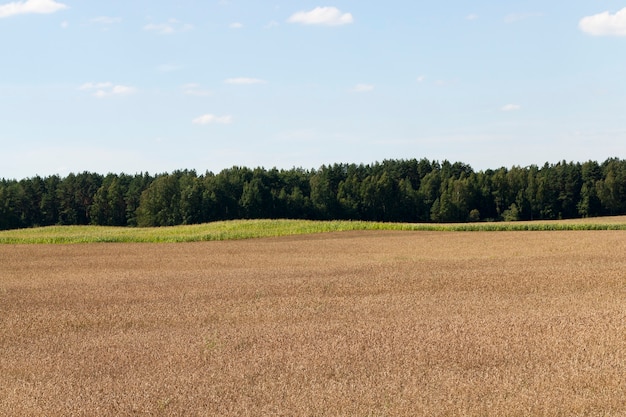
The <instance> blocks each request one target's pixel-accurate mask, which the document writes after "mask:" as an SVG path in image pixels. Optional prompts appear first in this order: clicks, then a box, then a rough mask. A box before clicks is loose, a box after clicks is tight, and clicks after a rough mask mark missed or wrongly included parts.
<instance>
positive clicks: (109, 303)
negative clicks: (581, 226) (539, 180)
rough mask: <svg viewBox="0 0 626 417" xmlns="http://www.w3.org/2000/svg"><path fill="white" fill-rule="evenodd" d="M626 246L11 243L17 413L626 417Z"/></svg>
mask: <svg viewBox="0 0 626 417" xmlns="http://www.w3.org/2000/svg"><path fill="white" fill-rule="evenodd" d="M625 254H626V233H625V232H621V231H565V232H558V231H551V232H475V233H471V232H470V233H468V232H342V233H329V234H319V235H310V236H295V237H282V238H271V239H256V240H245V241H225V242H204V243H179V244H76V245H3V246H0V265H1V266H0V415H3V416H118V415H139V416H140V415H146V416H148V415H150V416H152V415H155V416H158V415H163V416H624V415H626V256H624V255H625Z"/></svg>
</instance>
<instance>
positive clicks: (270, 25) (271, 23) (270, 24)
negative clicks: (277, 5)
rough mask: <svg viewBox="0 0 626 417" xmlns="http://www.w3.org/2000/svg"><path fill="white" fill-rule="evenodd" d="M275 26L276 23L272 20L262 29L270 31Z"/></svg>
mask: <svg viewBox="0 0 626 417" xmlns="http://www.w3.org/2000/svg"><path fill="white" fill-rule="evenodd" d="M276 26H278V22H277V21H275V20H272V21H271V22H269V23H268V24H267V25H265V26H263V29H271V28H273V27H276Z"/></svg>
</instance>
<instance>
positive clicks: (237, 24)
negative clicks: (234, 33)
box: [228, 22, 243, 29]
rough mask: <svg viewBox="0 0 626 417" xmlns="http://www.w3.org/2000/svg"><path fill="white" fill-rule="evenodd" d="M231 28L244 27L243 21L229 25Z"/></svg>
mask: <svg viewBox="0 0 626 417" xmlns="http://www.w3.org/2000/svg"><path fill="white" fill-rule="evenodd" d="M228 27H229V28H231V29H241V28H242V27H243V23H239V22H235V23H231V24H230V25H228Z"/></svg>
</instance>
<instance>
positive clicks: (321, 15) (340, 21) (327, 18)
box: [287, 7, 354, 26]
mask: <svg viewBox="0 0 626 417" xmlns="http://www.w3.org/2000/svg"><path fill="white" fill-rule="evenodd" d="M353 21H354V19H353V18H352V14H351V13H342V12H341V11H340V10H339V9H337V8H336V7H316V8H315V9H313V10H311V11H308V12H305V11H300V12H297V13H294V14H293V15H291V17H289V19H287V22H289V23H301V24H303V25H326V26H340V25H347V24H350V23H352V22H353Z"/></svg>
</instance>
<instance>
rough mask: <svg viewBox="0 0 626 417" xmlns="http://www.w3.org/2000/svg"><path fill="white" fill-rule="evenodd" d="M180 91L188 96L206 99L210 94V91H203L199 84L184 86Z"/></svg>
mask: <svg viewBox="0 0 626 417" xmlns="http://www.w3.org/2000/svg"><path fill="white" fill-rule="evenodd" d="M182 89H183V93H185V94H186V95H188V96H197V97H206V96H210V95H211V94H212V92H211V91H210V90H206V89H203V88H202V87H201V86H200V84H195V83H189V84H185V85H183V87H182Z"/></svg>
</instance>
